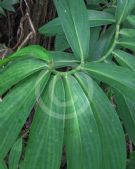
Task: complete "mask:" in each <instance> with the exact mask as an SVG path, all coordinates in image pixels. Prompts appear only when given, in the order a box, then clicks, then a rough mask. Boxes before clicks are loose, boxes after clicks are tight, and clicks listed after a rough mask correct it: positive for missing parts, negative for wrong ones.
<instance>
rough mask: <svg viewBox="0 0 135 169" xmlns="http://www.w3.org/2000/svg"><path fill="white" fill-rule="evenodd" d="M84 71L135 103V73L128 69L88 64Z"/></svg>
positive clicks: (109, 65) (103, 64)
mask: <svg viewBox="0 0 135 169" xmlns="http://www.w3.org/2000/svg"><path fill="white" fill-rule="evenodd" d="M84 70H86V71H88V72H89V73H90V75H91V76H92V77H94V78H96V79H97V80H100V81H102V82H104V83H106V84H108V85H110V86H111V87H112V88H114V89H117V90H118V91H119V92H120V93H121V94H123V93H124V95H125V96H126V97H128V98H129V99H131V100H132V101H135V72H133V71H131V70H129V69H128V68H124V67H120V66H116V65H112V64H105V63H88V64H86V65H85V66H84ZM125 77H126V78H125Z"/></svg>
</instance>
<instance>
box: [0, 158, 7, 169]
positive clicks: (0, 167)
mask: <svg viewBox="0 0 135 169" xmlns="http://www.w3.org/2000/svg"><path fill="white" fill-rule="evenodd" d="M0 169H7V166H6V164H5V162H4V161H3V160H0Z"/></svg>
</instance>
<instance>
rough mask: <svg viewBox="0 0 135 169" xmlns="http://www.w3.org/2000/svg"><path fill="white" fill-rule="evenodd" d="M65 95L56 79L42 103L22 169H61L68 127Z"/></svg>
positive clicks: (62, 87)
mask: <svg viewBox="0 0 135 169" xmlns="http://www.w3.org/2000/svg"><path fill="white" fill-rule="evenodd" d="M64 100H65V93H64V86H63V82H62V79H61V77H59V76H54V77H53V78H52V79H51V81H50V83H49V85H48V87H47V89H46V91H44V93H43V95H42V97H41V98H40V100H39V107H38V109H37V111H36V114H35V117H34V120H33V123H32V127H31V130H30V138H29V142H28V145H27V148H26V154H25V159H24V162H23V163H22V169H30V168H32V169H37V168H40V169H59V168H60V164H61V156H62V148H63V137H64V127H65V105H64V104H65V102H64Z"/></svg>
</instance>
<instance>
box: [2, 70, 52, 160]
mask: <svg viewBox="0 0 135 169" xmlns="http://www.w3.org/2000/svg"><path fill="white" fill-rule="evenodd" d="M49 75H50V74H49V73H48V71H43V72H40V74H39V73H38V74H36V75H34V76H31V77H30V78H28V79H26V80H24V81H22V82H21V83H20V84H18V85H17V86H16V87H14V88H13V89H12V90H11V91H10V92H9V93H8V94H7V95H6V96H5V97H4V99H3V100H2V102H0V121H1V123H0V145H1V146H0V159H4V158H5V156H6V155H7V153H8V152H9V150H10V149H11V148H12V146H13V144H14V142H15V140H16V138H17V137H18V135H19V133H20V131H21V129H22V127H23V125H24V123H25V122H26V119H27V118H28V116H29V114H30V111H31V110H32V108H33V106H34V104H35V102H36V99H38V98H39V96H40V94H41V93H42V91H43V89H44V88H45V86H46V83H47V81H48V78H49ZM7 124H8V125H7Z"/></svg>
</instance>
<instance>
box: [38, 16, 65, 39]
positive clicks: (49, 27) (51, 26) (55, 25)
mask: <svg viewBox="0 0 135 169" xmlns="http://www.w3.org/2000/svg"><path fill="white" fill-rule="evenodd" d="M39 32H40V33H42V34H44V35H45V36H54V35H61V34H63V33H64V32H63V29H62V26H61V23H60V19H59V18H55V19H53V20H51V21H49V22H48V23H47V24H45V25H43V26H42V27H41V28H39Z"/></svg>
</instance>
